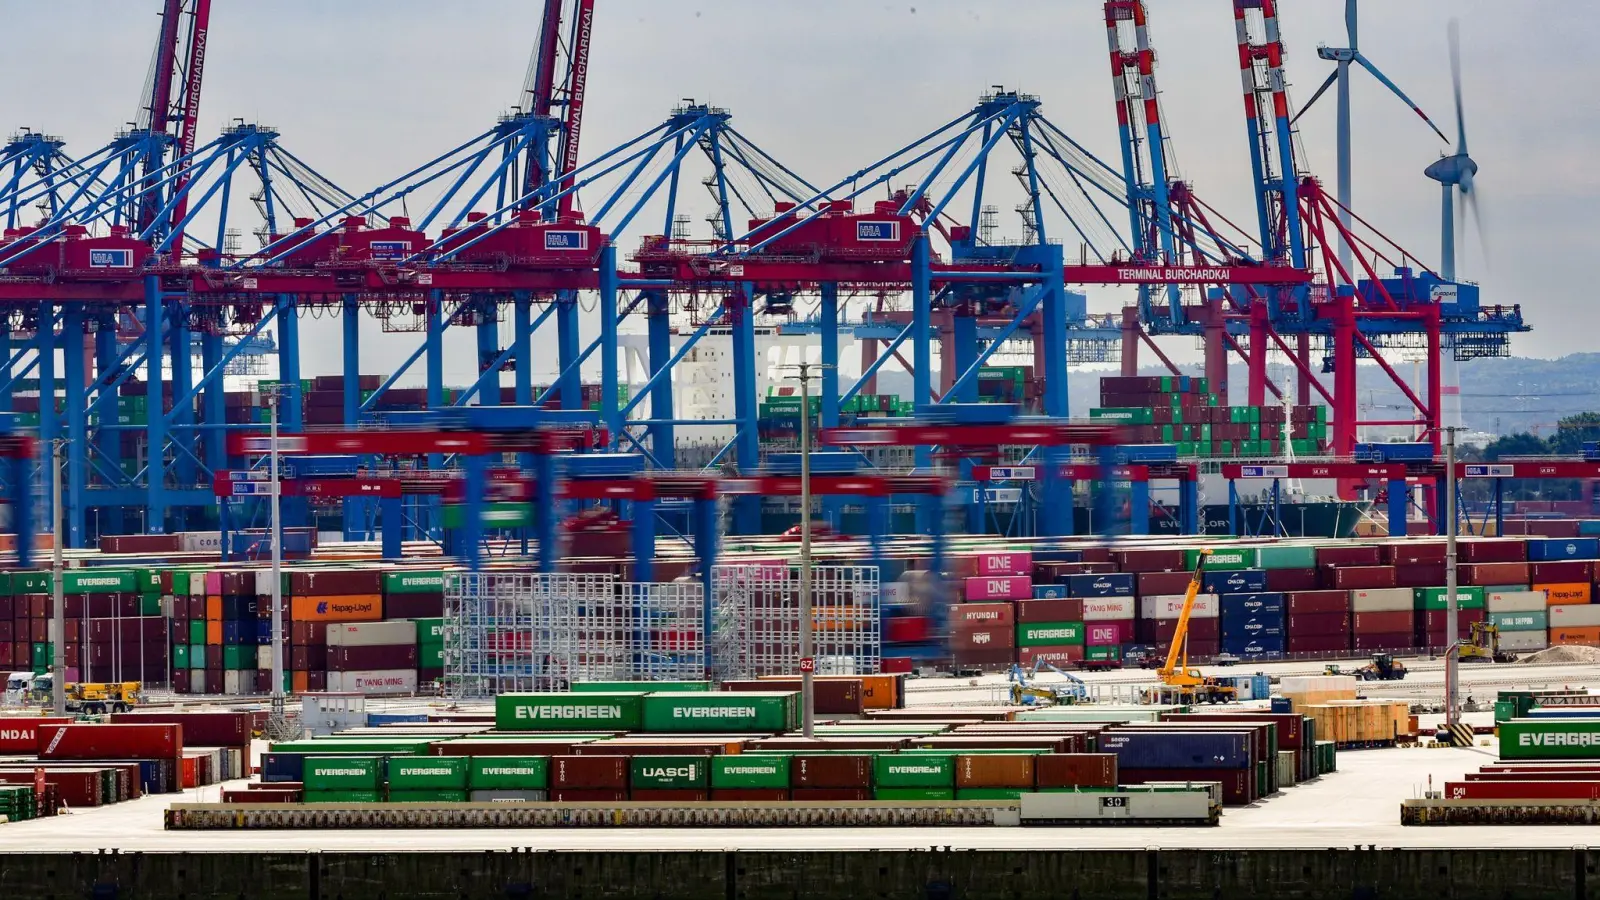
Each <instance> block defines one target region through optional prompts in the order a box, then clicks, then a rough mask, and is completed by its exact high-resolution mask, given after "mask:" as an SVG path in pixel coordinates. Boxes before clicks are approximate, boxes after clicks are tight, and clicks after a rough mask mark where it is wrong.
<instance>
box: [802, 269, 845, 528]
mask: <svg viewBox="0 0 1600 900" xmlns="http://www.w3.org/2000/svg"><path fill="white" fill-rule="evenodd" d="M818 312H819V315H820V318H821V320H822V419H821V424H822V427H823V428H838V427H839V285H838V283H837V282H832V281H830V282H825V283H824V284H823V285H822V305H821V308H820V309H819V310H818ZM809 414H810V410H806V411H804V412H802V415H809ZM843 509H844V498H843V497H840V496H837V495H834V494H827V495H824V496H823V498H822V519H823V521H825V522H827V523H828V526H829V527H831V528H832V529H833V530H834V531H835V532H836V533H838V532H839V531H840V528H841V526H842V525H843V522H842V519H843Z"/></svg>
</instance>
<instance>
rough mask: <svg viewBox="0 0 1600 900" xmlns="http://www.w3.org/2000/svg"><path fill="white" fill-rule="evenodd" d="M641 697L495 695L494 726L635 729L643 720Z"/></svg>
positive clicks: (512, 729)
mask: <svg viewBox="0 0 1600 900" xmlns="http://www.w3.org/2000/svg"><path fill="white" fill-rule="evenodd" d="M643 700H644V695H642V694H634V693H615V694H604V693H590V694H554V693H552V694H501V695H499V696H497V697H496V698H495V728H497V729H499V730H501V731H571V730H573V729H574V728H585V729H605V730H613V731H636V730H638V729H639V728H640V726H641V725H642V723H643V719H642V712H641V711H642V709H643Z"/></svg>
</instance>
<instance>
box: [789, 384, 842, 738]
mask: <svg viewBox="0 0 1600 900" xmlns="http://www.w3.org/2000/svg"><path fill="white" fill-rule="evenodd" d="M793 368H795V369H796V370H798V373H799V378H800V724H801V733H802V734H804V735H805V736H806V737H808V738H810V737H814V736H815V735H816V727H817V695H816V684H815V683H814V681H813V679H814V676H815V675H816V668H817V661H816V655H815V654H816V635H815V624H816V623H815V622H814V621H813V620H812V619H813V616H812V612H811V373H812V370H814V369H831V368H833V367H832V366H828V365H817V364H814V363H808V362H801V363H798V364H796V365H795V366H794V367H793Z"/></svg>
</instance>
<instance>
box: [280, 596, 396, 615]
mask: <svg viewBox="0 0 1600 900" xmlns="http://www.w3.org/2000/svg"><path fill="white" fill-rule="evenodd" d="M289 616H290V618H292V619H294V620H295V621H296V622H376V621H379V620H380V619H382V618H383V595H382V594H349V595H329V596H326V597H294V598H292V599H291V600H290V601H289Z"/></svg>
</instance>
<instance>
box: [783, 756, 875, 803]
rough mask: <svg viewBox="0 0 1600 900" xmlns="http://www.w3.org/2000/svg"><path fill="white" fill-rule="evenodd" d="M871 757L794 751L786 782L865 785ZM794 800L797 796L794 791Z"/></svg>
mask: <svg viewBox="0 0 1600 900" xmlns="http://www.w3.org/2000/svg"><path fill="white" fill-rule="evenodd" d="M872 765H873V763H872V757H870V756H857V755H845V754H839V755H835V756H818V755H809V754H803V755H795V756H793V757H791V758H790V760H789V784H790V787H791V788H792V789H793V790H796V791H799V790H802V789H806V788H844V789H866V788H870V787H871V786H872ZM795 799H796V800H798V799H800V797H799V796H798V795H797V796H796V797H795Z"/></svg>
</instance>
